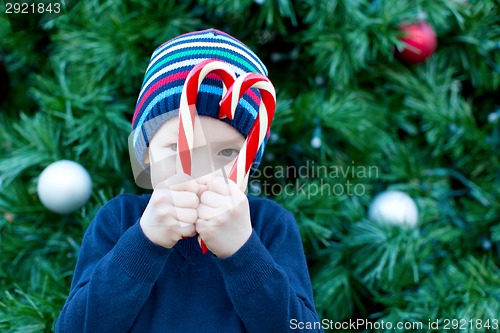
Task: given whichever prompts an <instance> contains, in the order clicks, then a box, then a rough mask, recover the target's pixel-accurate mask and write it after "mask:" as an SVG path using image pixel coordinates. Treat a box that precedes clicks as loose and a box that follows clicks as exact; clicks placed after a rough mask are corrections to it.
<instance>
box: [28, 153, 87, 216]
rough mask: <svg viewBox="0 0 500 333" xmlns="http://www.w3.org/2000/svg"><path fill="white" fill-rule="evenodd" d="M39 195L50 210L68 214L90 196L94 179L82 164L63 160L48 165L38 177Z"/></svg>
mask: <svg viewBox="0 0 500 333" xmlns="http://www.w3.org/2000/svg"><path fill="white" fill-rule="evenodd" d="M37 190H38V197H39V198H40V201H41V202H42V203H43V204H44V206H45V207H47V208H48V209H49V210H51V211H53V212H56V213H59V214H67V213H70V212H72V211H74V210H75V209H78V208H80V207H81V206H83V205H84V204H85V203H86V202H87V200H89V198H90V194H91V191H92V180H91V179H90V175H89V173H88V172H87V170H85V168H84V167H82V166H81V165H80V164H78V163H76V162H73V161H69V160H61V161H57V162H54V163H52V164H50V165H49V166H47V167H46V168H45V169H44V170H43V171H42V173H41V174H40V177H39V178H38V188H37Z"/></svg>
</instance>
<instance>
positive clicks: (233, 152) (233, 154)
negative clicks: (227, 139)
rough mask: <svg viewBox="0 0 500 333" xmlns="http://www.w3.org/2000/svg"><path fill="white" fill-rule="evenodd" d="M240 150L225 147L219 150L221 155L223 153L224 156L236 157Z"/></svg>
mask: <svg viewBox="0 0 500 333" xmlns="http://www.w3.org/2000/svg"><path fill="white" fill-rule="evenodd" d="M238 153H239V152H238V151H237V150H236V149H232V148H229V149H223V150H221V151H220V152H219V155H222V156H224V157H236V155H238Z"/></svg>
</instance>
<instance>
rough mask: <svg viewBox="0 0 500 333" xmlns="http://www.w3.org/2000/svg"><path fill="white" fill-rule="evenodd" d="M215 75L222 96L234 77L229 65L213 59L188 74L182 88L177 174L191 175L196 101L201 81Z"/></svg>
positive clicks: (201, 63) (200, 64)
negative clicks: (219, 83)
mask: <svg viewBox="0 0 500 333" xmlns="http://www.w3.org/2000/svg"><path fill="white" fill-rule="evenodd" d="M209 73H215V74H217V75H218V76H219V77H220V78H221V79H222V86H223V88H222V89H223V91H222V95H224V94H225V93H226V91H227V87H230V86H231V85H232V84H233V82H234V81H235V78H236V75H235V74H234V72H233V70H232V69H231V67H229V65H228V64H227V63H225V62H222V61H220V60H215V59H209V60H205V61H203V62H200V63H199V64H197V65H196V66H194V67H193V69H191V71H190V72H189V74H188V76H187V78H186V82H185V83H184V87H183V88H182V94H181V100H180V106H179V132H178V142H177V161H176V169H177V172H178V173H180V172H183V173H185V174H187V175H191V157H192V156H191V154H192V151H193V141H194V120H195V116H196V99H197V97H198V92H199V89H200V86H201V83H202V81H203V79H204V78H205V77H206V76H207V75H208V74H209Z"/></svg>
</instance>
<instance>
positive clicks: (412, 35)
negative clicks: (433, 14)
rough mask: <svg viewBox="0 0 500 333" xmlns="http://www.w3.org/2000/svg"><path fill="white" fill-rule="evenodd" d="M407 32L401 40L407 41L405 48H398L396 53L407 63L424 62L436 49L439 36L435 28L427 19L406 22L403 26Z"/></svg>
mask: <svg viewBox="0 0 500 333" xmlns="http://www.w3.org/2000/svg"><path fill="white" fill-rule="evenodd" d="M401 31H402V32H403V33H404V34H405V36H403V37H402V38H401V39H400V40H401V41H403V42H404V43H405V47H404V48H403V50H401V51H400V50H396V55H397V56H398V58H400V59H401V60H402V61H404V62H405V63H407V64H410V65H414V64H419V63H422V62H424V61H425V60H426V59H427V58H429V57H430V56H431V55H432V54H433V53H434V50H435V49H436V46H437V37H436V33H435V32H434V29H433V28H432V27H431V26H430V25H429V23H427V22H425V21H420V22H419V23H416V24H405V25H403V26H402V27H401Z"/></svg>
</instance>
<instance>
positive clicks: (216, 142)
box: [211, 138, 242, 146]
mask: <svg viewBox="0 0 500 333" xmlns="http://www.w3.org/2000/svg"><path fill="white" fill-rule="evenodd" d="M211 143H212V144H234V145H238V146H239V145H240V140H239V139H238V138H234V139H227V140H217V141H215V140H214V141H212V142H211ZM241 145H242V144H241Z"/></svg>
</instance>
